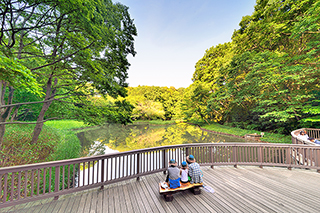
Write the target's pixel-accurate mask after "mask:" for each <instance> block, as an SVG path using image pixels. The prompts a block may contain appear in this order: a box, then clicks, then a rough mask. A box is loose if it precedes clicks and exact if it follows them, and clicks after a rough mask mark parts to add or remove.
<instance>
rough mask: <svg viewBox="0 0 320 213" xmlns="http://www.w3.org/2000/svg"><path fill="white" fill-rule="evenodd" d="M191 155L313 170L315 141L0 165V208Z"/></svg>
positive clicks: (318, 152)
mask: <svg viewBox="0 0 320 213" xmlns="http://www.w3.org/2000/svg"><path fill="white" fill-rule="evenodd" d="M189 154H193V155H194V156H195V158H196V160H197V162H198V163H199V164H200V165H202V166H204V165H207V166H212V167H213V166H220V165H234V166H237V165H257V166H260V167H262V166H281V167H288V168H292V167H299V168H310V169H317V171H320V146H306V145H299V144H266V143H255V144H249V143H210V144H185V145H174V146H163V147H155V148H148V149H141V150H134V151H128V152H121V153H114V154H107V155H101V156H94V157H85V158H77V159H70V160H62V161H54V162H46V163H38V164H30V165H23V166H15V167H6V168H0V192H1V194H0V208H3V207H6V206H12V205H16V204H19V203H24V202H29V201H34V200H37V199H43V198H48V197H55V198H58V196H59V195H63V194H67V193H73V192H77V191H81V190H86V189H90V188H94V187H101V188H103V186H104V185H106V184H110V183H114V182H118V181H123V180H127V179H131V178H139V177H141V176H144V175H148V174H151V173H156V172H161V171H165V170H166V169H167V166H168V162H169V160H170V159H172V158H174V159H176V161H177V162H178V163H179V165H180V164H181V162H182V161H184V160H185V159H186V156H187V155H189Z"/></svg>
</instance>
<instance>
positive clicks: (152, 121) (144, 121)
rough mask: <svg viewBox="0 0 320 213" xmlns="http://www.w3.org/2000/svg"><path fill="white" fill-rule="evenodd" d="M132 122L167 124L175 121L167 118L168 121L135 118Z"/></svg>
mask: <svg viewBox="0 0 320 213" xmlns="http://www.w3.org/2000/svg"><path fill="white" fill-rule="evenodd" d="M133 123H134V124H141V123H146V124H157V125H167V124H175V123H176V121H174V120H168V121H163V120H150V121H149V120H137V121H134V122H133Z"/></svg>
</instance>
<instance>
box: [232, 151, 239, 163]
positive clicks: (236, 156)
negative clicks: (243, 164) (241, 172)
mask: <svg viewBox="0 0 320 213" xmlns="http://www.w3.org/2000/svg"><path fill="white" fill-rule="evenodd" d="M232 155H233V161H234V168H238V164H237V163H238V149H237V147H236V146H233V147H232Z"/></svg>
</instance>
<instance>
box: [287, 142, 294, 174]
mask: <svg viewBox="0 0 320 213" xmlns="http://www.w3.org/2000/svg"><path fill="white" fill-rule="evenodd" d="M292 154H293V153H292V149H291V147H287V149H286V163H287V164H288V167H287V168H288V169H289V170H291V168H292V167H291V164H292V161H291V158H292Z"/></svg>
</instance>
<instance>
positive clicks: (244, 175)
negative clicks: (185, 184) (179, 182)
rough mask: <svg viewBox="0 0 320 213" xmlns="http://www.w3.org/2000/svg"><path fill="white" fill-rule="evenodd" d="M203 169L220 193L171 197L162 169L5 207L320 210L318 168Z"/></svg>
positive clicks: (22, 209) (23, 209)
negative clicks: (163, 190) (163, 186)
mask: <svg viewBox="0 0 320 213" xmlns="http://www.w3.org/2000/svg"><path fill="white" fill-rule="evenodd" d="M202 171H203V173H204V185H205V186H210V187H211V188H213V189H214V190H215V192H214V193H210V192H207V191H205V190H204V189H202V193H201V194H200V195H193V194H192V193H191V192H190V191H188V190H187V191H183V192H179V193H176V194H174V199H173V201H172V202H165V200H164V198H163V197H162V196H161V195H160V194H159V190H158V183H159V182H160V181H164V179H165V175H164V174H163V173H157V174H153V175H149V176H145V177H141V178H140V181H136V180H135V179H133V180H129V181H124V182H120V183H116V184H111V185H107V186H105V188H104V190H99V189H92V190H87V191H83V192H78V193H74V194H69V195H64V196H61V197H60V198H59V200H53V198H48V199H43V200H39V201H35V202H30V203H25V204H21V205H17V206H13V207H10V208H4V209H0V212H32V213H36V212H48V213H49V212H52V213H53V212H54V213H56V212H57V213H58V212H59V213H60V212H84V213H87V212H89V213H95V212H97V213H102V212H116V213H117V212H319V209H320V173H317V172H315V171H314V170H304V169H292V170H291V171H290V170H287V169H285V168H275V167H265V168H263V169H260V168H259V167H253V166H246V167H244V166H243V167H238V168H233V167H229V166H226V167H215V168H214V169H211V168H209V167H202Z"/></svg>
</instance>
